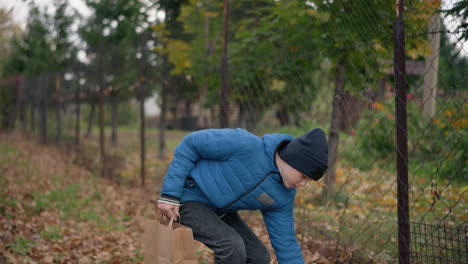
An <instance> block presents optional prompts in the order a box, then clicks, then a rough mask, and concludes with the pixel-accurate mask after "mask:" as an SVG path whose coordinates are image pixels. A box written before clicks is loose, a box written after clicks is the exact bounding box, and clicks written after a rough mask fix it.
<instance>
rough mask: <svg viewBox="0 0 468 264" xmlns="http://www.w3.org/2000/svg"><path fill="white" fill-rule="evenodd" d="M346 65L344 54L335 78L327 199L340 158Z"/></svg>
mask: <svg viewBox="0 0 468 264" xmlns="http://www.w3.org/2000/svg"><path fill="white" fill-rule="evenodd" d="M345 67H346V58H345V57H344V56H343V57H341V58H340V59H339V61H338V65H337V68H336V80H335V94H334V96H333V109H332V120H331V126H330V136H329V138H328V149H329V157H328V171H327V174H326V175H325V186H324V189H323V198H324V199H325V201H326V200H328V199H330V197H331V196H332V195H333V192H334V185H335V178H336V162H337V159H338V143H339V131H340V127H341V126H342V125H341V120H342V113H341V109H342V107H343V106H342V103H343V94H344V85H345Z"/></svg>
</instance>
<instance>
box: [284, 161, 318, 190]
mask: <svg viewBox="0 0 468 264" xmlns="http://www.w3.org/2000/svg"><path fill="white" fill-rule="evenodd" d="M279 170H280V174H281V178H283V183H284V186H285V187H286V188H288V189H290V188H299V187H304V186H306V185H307V183H309V181H311V180H312V179H311V178H309V177H307V176H306V175H305V174H303V173H302V172H300V171H298V170H296V169H295V168H293V167H291V166H290V165H289V164H287V163H286V162H284V163H283V164H282V166H280V167H279Z"/></svg>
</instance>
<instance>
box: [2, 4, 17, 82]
mask: <svg viewBox="0 0 468 264" xmlns="http://www.w3.org/2000/svg"><path fill="white" fill-rule="evenodd" d="M11 12H12V9H11V10H6V9H5V8H0V61H1V62H0V78H1V77H4V76H5V75H4V64H5V62H6V60H7V58H8V56H9V55H10V54H11V52H13V43H14V41H18V39H19V37H20V35H21V28H20V26H19V25H17V24H16V23H15V22H14V21H13V18H12V16H11Z"/></svg>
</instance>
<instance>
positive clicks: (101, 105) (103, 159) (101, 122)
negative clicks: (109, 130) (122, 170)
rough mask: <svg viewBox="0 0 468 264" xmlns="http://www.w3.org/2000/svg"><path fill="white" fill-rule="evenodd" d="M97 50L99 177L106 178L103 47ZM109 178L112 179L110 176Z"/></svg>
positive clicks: (101, 45)
mask: <svg viewBox="0 0 468 264" xmlns="http://www.w3.org/2000/svg"><path fill="white" fill-rule="evenodd" d="M99 50H100V52H99V153H100V156H101V176H103V177H106V176H107V175H106V171H107V168H106V166H107V164H106V155H105V153H106V152H105V144H104V143H105V140H104V88H105V87H104V85H105V84H104V47H103V44H102V43H101V44H100V48H99ZM110 176H111V177H112V175H110ZM111 180H112V178H111Z"/></svg>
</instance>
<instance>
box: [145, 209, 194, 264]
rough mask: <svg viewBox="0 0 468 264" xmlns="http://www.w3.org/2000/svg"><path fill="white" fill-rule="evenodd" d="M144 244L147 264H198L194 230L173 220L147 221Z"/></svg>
mask: <svg viewBox="0 0 468 264" xmlns="http://www.w3.org/2000/svg"><path fill="white" fill-rule="evenodd" d="M143 243H144V249H145V264H198V260H197V256H196V254H195V243H194V240H193V233H192V229H190V228H188V227H186V226H183V225H180V224H178V223H174V222H173V219H171V220H170V221H169V223H165V222H164V221H163V220H162V218H161V219H160V220H159V221H157V220H147V222H146V223H145V233H144V236H143Z"/></svg>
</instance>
